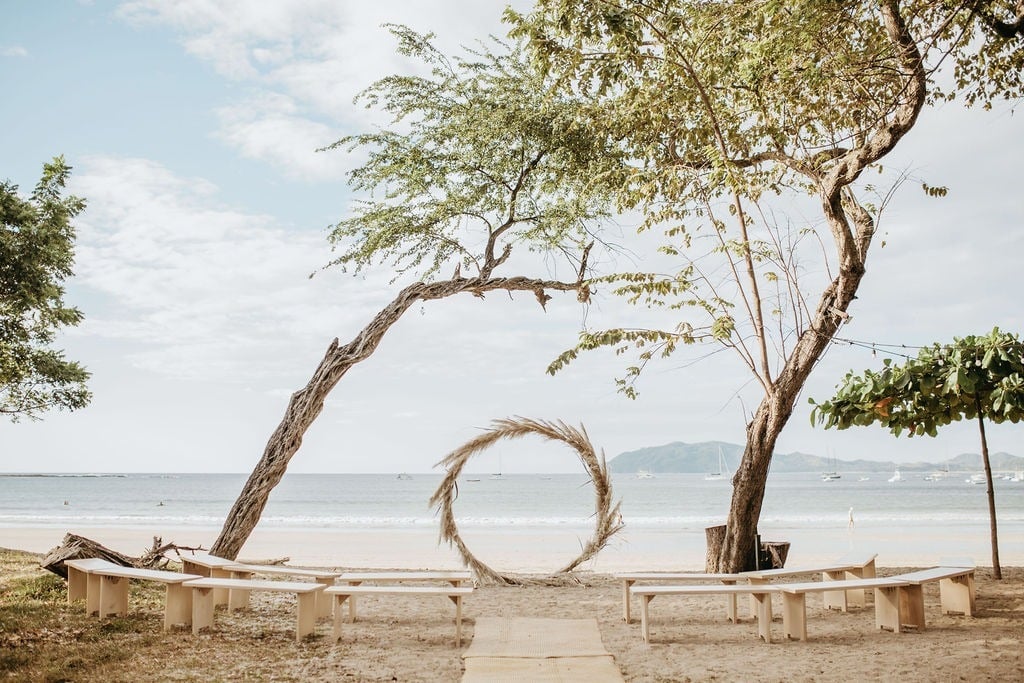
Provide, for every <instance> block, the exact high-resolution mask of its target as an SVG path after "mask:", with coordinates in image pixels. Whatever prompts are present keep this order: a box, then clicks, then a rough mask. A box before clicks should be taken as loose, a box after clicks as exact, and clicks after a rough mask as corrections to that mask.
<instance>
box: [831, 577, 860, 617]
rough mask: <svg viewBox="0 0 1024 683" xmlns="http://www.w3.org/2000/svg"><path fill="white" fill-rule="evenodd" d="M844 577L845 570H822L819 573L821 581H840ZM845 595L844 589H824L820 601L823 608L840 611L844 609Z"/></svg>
mask: <svg viewBox="0 0 1024 683" xmlns="http://www.w3.org/2000/svg"><path fill="white" fill-rule="evenodd" d="M845 578H846V572H845V571H840V572H822V573H821V580H822V582H823V583H824V582H826V581H841V580H842V579H845ZM862 594H863V592H862ZM846 597H847V596H846V591H844V590H836V591H824V592H823V593H822V594H821V601H822V604H823V606H824V608H825V609H827V610H829V609H837V610H839V611H841V612H845V611H846Z"/></svg>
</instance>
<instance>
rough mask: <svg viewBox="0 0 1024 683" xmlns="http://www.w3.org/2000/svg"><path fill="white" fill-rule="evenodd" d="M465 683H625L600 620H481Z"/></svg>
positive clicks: (476, 627)
mask: <svg viewBox="0 0 1024 683" xmlns="http://www.w3.org/2000/svg"><path fill="white" fill-rule="evenodd" d="M462 657H463V659H464V660H465V663H466V673H465V675H464V676H463V678H462V681H463V683H483V682H484V681H488V682H490V681H544V682H547V681H581V680H582V681H588V682H589V683H604V682H605V681H608V682H609V683H611V682H613V681H622V680H623V679H622V673H621V672H620V671H619V669H618V667H617V666H615V659H614V658H613V657H612V656H611V654H610V653H609V652H608V650H606V649H605V647H604V644H603V643H602V642H601V631H600V630H599V629H598V627H597V620H596V619H527V618H509V617H478V618H477V620H476V624H475V625H474V627H473V642H472V643H471V644H470V646H469V648H468V649H467V650H466V653H465V654H464V655H462Z"/></svg>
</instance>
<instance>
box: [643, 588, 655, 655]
mask: <svg viewBox="0 0 1024 683" xmlns="http://www.w3.org/2000/svg"><path fill="white" fill-rule="evenodd" d="M653 599H654V596H653V595H641V596H640V632H641V633H643V635H644V642H645V643H647V644H650V642H651V622H650V619H649V618H648V612H650V609H649V608H650V605H651V600H653Z"/></svg>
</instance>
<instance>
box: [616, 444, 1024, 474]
mask: <svg viewBox="0 0 1024 683" xmlns="http://www.w3.org/2000/svg"><path fill="white" fill-rule="evenodd" d="M719 449H721V452H722V455H723V456H724V459H725V464H726V468H727V469H728V470H729V472H733V471H735V470H736V465H737V464H738V463H739V461H740V457H741V456H742V455H743V446H740V445H737V444H734V443H725V442H723V441H705V442H703V443H683V442H682V441H675V442H673V443H667V444H665V445H663V446H649V447H647V448H640V449H637V450H635V451H627V452H625V453H620V454H619V455H616V456H615V457H614V458H612V459H611V460H609V461H608V469H610V470H611V471H612V472H637V471H640V470H646V471H648V472H651V473H658V472H664V473H669V472H680V473H687V472H691V473H696V472H703V473H707V472H717V471H718V453H719ZM989 459H990V460H991V463H992V469H993V470H995V471H1005V472H1016V471H1018V470H1024V458H1022V457H1020V456H1017V455H1011V454H1009V453H991V454H989ZM896 466H897V465H896V463H895V462H884V461H879V460H839V459H836V458H823V457H820V456H817V455H811V454H809V453H776V454H775V455H774V456H773V457H772V469H771V471H772V472H825V471H831V470H836V471H839V472H844V471H845V472H892V471H893V470H894V469H895V468H896ZM899 469H900V470H901V471H904V472H931V471H934V470H939V469H949V471H951V472H977V471H980V470H981V469H982V464H981V454H979V453H961V454H960V455H958V456H956V457H955V458H950V459H949V460H943V461H939V462H913V463H899Z"/></svg>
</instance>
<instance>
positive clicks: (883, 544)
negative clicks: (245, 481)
mask: <svg viewBox="0 0 1024 683" xmlns="http://www.w3.org/2000/svg"><path fill="white" fill-rule="evenodd" d="M219 531H220V528H219V527H197V526H193V527H183V526H168V527H153V528H142V527H130V526H85V525H83V526H68V527H39V526H35V527H34V526H24V525H21V526H0V547H4V548H11V549H19V550H24V551H27V552H33V553H43V554H45V553H46V552H48V551H49V550H51V549H52V548H54V547H56V546H58V545H60V543H61V541H62V539H63V538H64V535H65V533H74V534H77V535H80V536H84V537H86V538H89V539H91V540H93V541H96V542H98V543H101V544H103V545H105V546H107V547H108V548H110V549H112V550H116V551H118V552H121V553H123V554H125V555H128V556H134V557H137V556H139V555H141V554H143V553H144V552H146V551H147V550H149V549H150V547H151V546H152V544H153V538H154V536H158V537H160V538H161V539H162V542H163V543H172V542H173V543H175V544H177V545H179V546H182V547H197V548H198V547H201V548H204V549H208V548H209V547H210V545H211V544H212V543H213V542H214V540H215V539H216V537H217V535H218V533H219ZM589 533H590V531H589V530H580V529H571V530H569V529H537V528H530V529H524V528H514V529H513V528H510V529H503V528H489V529H486V530H480V529H472V530H464V531H463V532H462V538H463V540H464V542H465V543H466V545H467V547H469V548H470V550H471V552H472V553H473V554H474V555H475V556H476V557H477V559H479V560H480V561H482V562H484V563H486V564H488V565H489V566H491V567H492V568H493V569H495V570H496V571H499V572H502V573H522V574H543V573H554V572H556V571H558V570H559V569H560V568H561V567H563V566H565V565H566V564H567V563H568V562H570V561H571V560H573V559H575V557H576V556H577V555H578V553H579V548H580V547H581V545H582V543H584V542H586V541H587V540H588V539H589ZM761 538H762V540H764V541H777V540H785V541H789V542H790V543H791V547H790V551H789V557H788V559H787V562H786V564H787V566H798V565H805V564H817V563H821V562H828V561H831V560H833V559H835V558H836V557H839V556H841V555H844V554H846V553H848V552H874V553H878V564H879V566H887V567H923V566H932V565H935V564H938V563H939V560H940V559H941V558H942V557H946V556H955V557H964V556H966V557H970V558H972V559H973V560H974V561H975V563H976V564H977V565H978V566H979V567H985V566H991V559H990V558H991V548H990V546H989V539H988V537H987V535H982V534H979V533H977V530H973V529H971V530H967V529H959V530H957V529H948V528H947V529H946V530H945V531H944V532H943V533H926V534H916V535H915V534H913V533H910V532H909V531H908V529H906V528H892V529H882V528H867V529H857V530H855V531H854V532H849V531H848V530H846V529H843V530H838V529H835V528H824V529H804V528H801V529H797V528H788V529H786V528H781V529H775V530H767V533H764V532H763V533H762V534H761ZM704 556H705V537H704V533H703V530H701V531H699V532H698V531H694V530H665V529H658V530H651V529H639V528H630V527H628V526H627V527H626V528H625V529H623V530H622V531H621V532H620V533H619V534H617V535H616V536H615V537H613V538H612V539H611V540H610V542H609V544H608V545H607V546H606V547H605V548H604V549H603V550H601V552H599V553H598V554H597V556H596V557H594V558H593V559H591V560H590V561H588V562H585V563H583V564H582V565H580V566H579V567H578V568H577V570H578V571H584V572H593V573H600V574H611V573H616V572H625V571H703V570H704ZM239 557H240V558H244V559H247V560H267V559H280V558H288V562H289V563H290V564H292V565H295V566H310V567H348V568H394V569H426V568H430V569H457V568H461V567H462V566H463V563H462V560H461V558H460V557H459V555H458V552H457V551H456V550H455V549H454V548H451V547H449V546H448V545H447V544H442V545H439V544H438V534H437V530H436V529H435V528H415V529H413V528H407V527H398V528H392V527H375V528H366V529H323V528H281V527H267V528H261V527H257V528H256V529H255V530H254V531H253V533H252V535H251V536H250V538H249V540H248V541H247V542H246V544H245V545H244V546H243V548H242V550H241V552H240V553H239ZM1000 563H1001V564H1002V565H1003V566H1006V567H1011V566H1024V537H1022V534H1020V533H1018V532H1015V531H1014V532H1004V533H1002V534H1001V536H1000Z"/></svg>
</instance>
